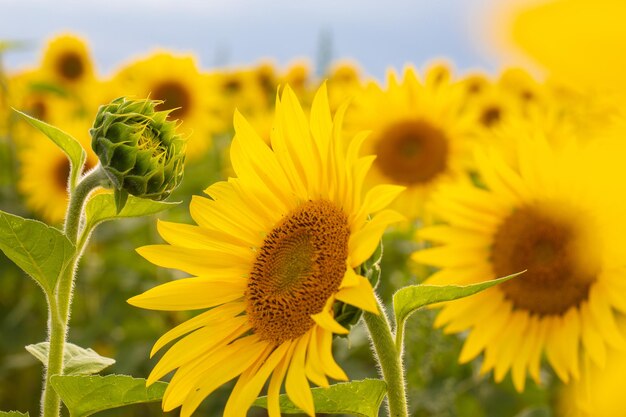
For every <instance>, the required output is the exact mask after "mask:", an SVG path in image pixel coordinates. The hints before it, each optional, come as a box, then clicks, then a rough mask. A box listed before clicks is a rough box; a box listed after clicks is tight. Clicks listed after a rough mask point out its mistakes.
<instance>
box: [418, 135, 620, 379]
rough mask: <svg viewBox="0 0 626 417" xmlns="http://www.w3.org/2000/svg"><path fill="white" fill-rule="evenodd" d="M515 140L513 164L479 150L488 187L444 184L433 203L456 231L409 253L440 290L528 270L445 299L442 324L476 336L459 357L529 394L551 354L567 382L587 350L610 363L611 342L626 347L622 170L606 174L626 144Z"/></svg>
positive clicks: (444, 230)
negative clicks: (621, 315) (478, 360)
mask: <svg viewBox="0 0 626 417" xmlns="http://www.w3.org/2000/svg"><path fill="white" fill-rule="evenodd" d="M509 133H510V135H511V136H512V137H513V138H515V140H514V146H513V149H514V150H515V153H514V155H515V158H509V157H507V156H503V155H502V154H501V153H500V152H496V151H495V150H484V151H482V152H480V153H478V156H477V169H478V171H479V173H480V178H481V180H482V182H483V184H484V186H483V187H477V186H471V185H467V184H465V185H456V186H447V187H442V188H441V190H440V192H439V193H438V194H437V195H436V196H435V197H434V198H433V200H432V204H433V211H434V212H435V213H437V215H438V216H439V217H440V218H441V219H442V220H444V221H445V222H447V223H448V224H447V225H437V226H431V227H428V228H424V229H423V230H422V231H420V232H418V234H419V236H420V238H422V239H427V240H430V241H432V242H434V243H436V244H438V245H436V246H435V247H432V248H429V249H424V250H421V251H418V252H416V253H415V254H414V255H413V258H414V259H415V260H416V261H418V262H420V263H424V264H427V265H431V266H435V267H439V268H441V269H440V270H439V271H438V272H436V273H434V274H433V275H432V276H431V277H430V278H429V279H428V280H427V282H429V283H432V284H452V283H454V284H468V283H473V282H478V281H483V280H486V279H491V278H495V277H498V276H504V275H508V274H511V273H514V272H518V271H521V270H527V272H526V273H525V274H523V275H521V276H520V277H518V278H516V279H514V280H512V281H510V282H507V283H505V284H502V285H500V286H498V287H495V288H493V289H490V290H487V291H485V292H484V293H481V294H478V295H476V296H475V297H472V298H468V299H465V300H459V301H458V302H455V303H450V304H446V305H445V306H444V307H443V310H442V311H441V312H440V313H439V315H438V317H437V319H436V325H437V326H446V327H445V330H446V331H447V332H452V333H456V332H463V331H469V334H468V336H467V340H466V341H465V344H464V347H463V350H462V352H461V355H460V361H461V362H467V361H470V360H471V359H473V358H475V357H476V356H478V355H479V354H480V353H481V352H484V360H483V363H482V371H483V372H487V371H490V370H491V369H493V370H494V375H495V380H496V381H498V382H499V381H501V380H502V379H503V378H504V377H505V375H506V374H507V373H508V371H509V370H511V373H512V379H513V383H514V385H515V387H516V388H517V389H518V390H520V391H521V390H523V389H524V385H525V381H526V376H527V374H529V375H530V376H532V378H533V379H534V380H535V381H537V382H539V380H540V362H541V358H542V354H544V353H545V355H546V357H547V360H548V362H549V363H550V364H551V366H552V368H553V369H554V371H555V372H556V374H557V375H558V376H559V378H560V379H561V380H563V381H564V382H568V381H569V380H570V379H572V378H574V379H576V378H578V377H579V374H580V370H579V354H580V353H582V354H583V356H584V357H588V358H591V360H593V361H594V362H597V363H599V364H602V363H603V362H604V360H605V355H606V353H605V352H606V347H607V346H612V347H626V339H625V337H624V335H623V333H622V332H620V331H619V330H618V329H617V327H616V325H615V317H616V315H617V311H620V312H626V298H625V297H624V296H623V294H624V289H625V288H626V287H625V284H624V282H625V281H624V264H625V260H624V256H623V255H622V254H621V252H622V250H623V247H624V236H626V234H625V233H624V231H625V228H624V225H625V222H624V217H623V213H620V210H622V211H623V208H624V207H625V206H624V202H623V201H617V202H616V201H614V199H618V198H619V196H617V197H615V189H614V188H615V186H616V182H615V178H621V176H620V174H619V173H618V172H612V173H609V172H607V168H606V167H604V165H606V164H607V163H608V162H609V160H608V159H607V158H608V156H610V155H611V154H612V153H616V154H621V155H623V152H624V146H623V145H622V144H619V145H618V144H617V142H618V141H608V140H606V141H602V142H597V143H594V144H593V145H588V146H586V147H584V146H582V145H578V144H577V142H576V141H575V140H574V141H570V143H569V145H568V146H560V147H558V149H557V150H555V149H554V148H552V147H551V146H550V145H549V143H548V141H547V139H546V138H545V137H542V136H541V135H537V136H534V137H532V136H525V135H520V133H519V131H517V130H513V131H511V132H509ZM560 142H561V143H564V141H560ZM608 142H611V143H610V145H611V146H610V147H609V144H608ZM603 147H606V149H602V148H603ZM613 162H616V161H613ZM609 165H610V166H611V168H612V169H617V170H619V169H621V168H616V167H619V165H617V164H609ZM581 167H584V169H581ZM620 172H621V171H620ZM616 174H617V176H616ZM622 175H623V174H622ZM620 207H621V209H620Z"/></svg>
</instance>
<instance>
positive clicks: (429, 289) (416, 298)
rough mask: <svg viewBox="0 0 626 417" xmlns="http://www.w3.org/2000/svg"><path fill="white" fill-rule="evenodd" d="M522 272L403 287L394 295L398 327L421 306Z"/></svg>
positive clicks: (484, 287) (490, 284)
mask: <svg viewBox="0 0 626 417" xmlns="http://www.w3.org/2000/svg"><path fill="white" fill-rule="evenodd" d="M520 274H521V272H518V273H516V274H512V275H509V276H506V277H503V278H498V279H492V280H489V281H485V282H479V283H478V284H471V285H411V286H408V287H404V288H401V289H400V290H398V292H396V293H395V294H394V296H393V310H394V313H395V317H396V329H401V328H403V326H404V323H405V321H406V319H407V318H408V317H409V316H410V315H411V314H413V313H414V312H415V311H417V310H418V309H420V308H421V307H425V306H427V305H430V304H435V303H440V302H443V301H453V300H457V299H459V298H463V297H467V296H470V295H473V294H476V293H479V292H481V291H484V290H486V289H487V288H491V287H493V286H494V285H497V284H500V283H502V282H504V281H508V280H509V279H511V278H514V277H516V276H518V275H520Z"/></svg>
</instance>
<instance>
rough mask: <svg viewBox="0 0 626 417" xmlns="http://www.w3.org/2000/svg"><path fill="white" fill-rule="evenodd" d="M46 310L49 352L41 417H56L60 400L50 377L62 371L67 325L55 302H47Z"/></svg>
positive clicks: (52, 300)
mask: <svg viewBox="0 0 626 417" xmlns="http://www.w3.org/2000/svg"><path fill="white" fill-rule="evenodd" d="M48 309H49V310H48V312H49V316H50V317H49V320H50V322H49V324H48V325H49V328H50V334H49V336H48V340H49V342H50V347H49V349H50V350H49V351H48V365H47V366H46V377H45V383H44V387H43V393H42V397H41V415H42V416H44V417H57V416H58V415H59V409H60V407H61V399H60V398H59V395H58V394H57V393H56V391H55V390H54V389H53V388H52V387H51V386H50V377H51V376H52V375H58V374H61V372H62V369H63V350H64V348H65V334H66V328H67V324H66V323H64V322H63V320H62V319H61V316H60V315H59V309H58V306H57V302H56V300H54V299H51V300H48Z"/></svg>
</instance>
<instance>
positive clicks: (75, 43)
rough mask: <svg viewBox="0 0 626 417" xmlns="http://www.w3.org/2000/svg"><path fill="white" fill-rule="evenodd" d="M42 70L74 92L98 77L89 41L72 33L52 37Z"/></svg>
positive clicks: (53, 80) (45, 52) (42, 61)
mask: <svg viewBox="0 0 626 417" xmlns="http://www.w3.org/2000/svg"><path fill="white" fill-rule="evenodd" d="M40 71H41V72H42V73H43V75H44V78H45V79H46V80H48V81H51V82H53V83H56V84H57V85H59V86H61V87H63V88H67V89H70V90H72V91H74V92H77V91H81V92H82V91H84V90H85V88H87V86H88V85H89V84H91V83H92V82H93V81H94V80H95V79H96V74H95V71H94V65H93V61H92V59H91V54H90V52H89V48H88V45H87V42H86V41H85V40H84V39H82V38H80V37H78V36H76V35H72V34H63V35H59V36H56V37H54V38H52V39H51V40H50V41H49V42H48V43H47V45H46V47H45V48H44V52H43V58H42V60H41V66H40Z"/></svg>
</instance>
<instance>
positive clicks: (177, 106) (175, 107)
mask: <svg viewBox="0 0 626 417" xmlns="http://www.w3.org/2000/svg"><path fill="white" fill-rule="evenodd" d="M152 94H154V98H155V99H157V100H162V101H163V103H161V104H159V106H158V110H160V111H163V110H171V113H170V117H171V118H173V119H183V118H184V117H185V116H186V115H187V113H188V112H189V106H190V105H191V95H190V94H189V92H188V91H187V89H186V88H185V87H183V86H182V85H181V84H179V83H177V82H176V81H166V82H163V83H162V84H159V85H158V86H157V87H156V88H155V89H154V90H153V91H152Z"/></svg>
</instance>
